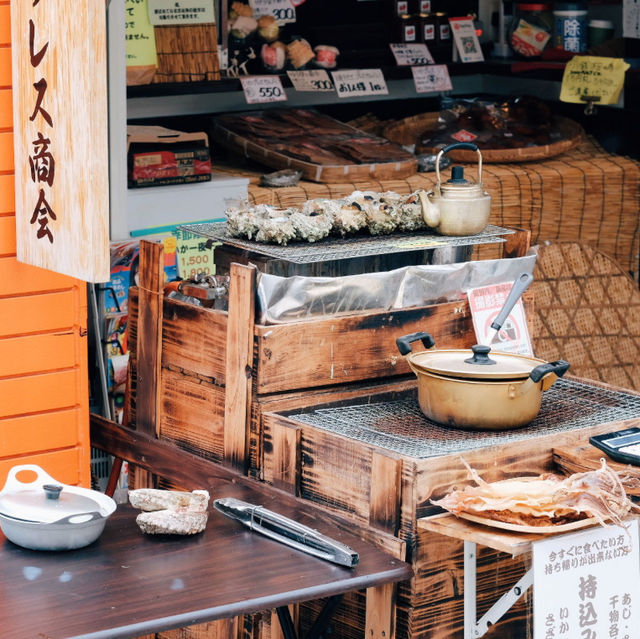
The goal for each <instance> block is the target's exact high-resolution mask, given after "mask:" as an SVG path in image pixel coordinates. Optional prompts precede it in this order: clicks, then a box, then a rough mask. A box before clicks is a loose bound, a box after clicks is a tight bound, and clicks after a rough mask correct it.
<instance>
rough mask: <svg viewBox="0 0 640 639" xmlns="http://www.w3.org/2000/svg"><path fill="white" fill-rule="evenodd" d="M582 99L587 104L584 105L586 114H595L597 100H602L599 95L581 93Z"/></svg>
mask: <svg viewBox="0 0 640 639" xmlns="http://www.w3.org/2000/svg"><path fill="white" fill-rule="evenodd" d="M580 100H581V101H582V102H586V103H587V104H586V106H585V107H584V114H585V115H593V114H594V113H595V112H596V107H595V104H594V103H595V102H600V96H599V95H581V96H580Z"/></svg>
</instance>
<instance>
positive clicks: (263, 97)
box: [240, 75, 287, 104]
mask: <svg viewBox="0 0 640 639" xmlns="http://www.w3.org/2000/svg"><path fill="white" fill-rule="evenodd" d="M240 82H241V83H242V90H243V91H244V97H245V100H246V101H247V104H257V103H259V102H284V101H286V99H287V94H286V93H285V92H284V88H283V86H282V82H280V78H279V77H278V76H277V75H252V76H247V77H246V78H240Z"/></svg>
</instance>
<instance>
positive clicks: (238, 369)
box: [224, 264, 256, 469]
mask: <svg viewBox="0 0 640 639" xmlns="http://www.w3.org/2000/svg"><path fill="white" fill-rule="evenodd" d="M255 276H256V275H255V268H251V267H247V266H241V265H239V264H232V265H231V284H230V288H229V318H228V323H227V366H226V371H227V372H226V396H225V411H224V456H225V459H226V460H227V461H228V462H229V463H230V464H231V465H232V466H233V467H234V468H240V469H245V468H246V466H247V461H248V460H247V453H248V451H249V443H248V438H249V433H248V430H249V428H248V424H249V421H250V417H251V413H250V411H251V381H252V380H251V368H252V365H253V324H254V314H255V300H254V293H255Z"/></svg>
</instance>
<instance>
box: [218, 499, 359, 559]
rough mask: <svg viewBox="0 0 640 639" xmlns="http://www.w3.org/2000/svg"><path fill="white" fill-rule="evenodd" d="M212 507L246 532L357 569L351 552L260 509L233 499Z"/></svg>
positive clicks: (308, 529)
mask: <svg viewBox="0 0 640 639" xmlns="http://www.w3.org/2000/svg"><path fill="white" fill-rule="evenodd" d="M213 506H214V508H215V509H216V510H219V511H220V512H221V513H222V514H224V515H227V517H231V518H232V519H237V520H238V521H239V522H240V523H242V524H244V525H245V526H246V527H247V528H249V529H250V530H254V531H255V532H259V533H261V534H263V535H265V536H266V537H270V538H271V539H274V540H275V541H279V542H281V543H283V544H286V545H287V546H290V547H291V548H295V549H297V550H301V551H302V552H306V553H307V554H309V555H313V556H314V557H319V558H320V559H326V560H327V561H331V562H333V563H335V564H340V565H341V566H347V567H349V568H352V567H353V566H355V565H357V563H358V561H359V557H358V553H357V552H356V551H355V550H353V548H349V546H345V545H344V544H341V543H340V542H339V541H336V540H335V539H331V537H327V536H326V535H323V534H321V533H319V532H318V531H317V530H314V529H313V528H309V527H308V526H305V525H303V524H300V523H298V522H297V521H294V520H293V519H289V518H288V517H284V516H283V515H279V514H278V513H276V512H273V511H272V510H268V509H267V508H263V507H262V506H258V505H256V504H250V503H249V502H246V501H240V500H239V499H234V498H233V497H223V498H221V499H216V500H215V501H214V502H213Z"/></svg>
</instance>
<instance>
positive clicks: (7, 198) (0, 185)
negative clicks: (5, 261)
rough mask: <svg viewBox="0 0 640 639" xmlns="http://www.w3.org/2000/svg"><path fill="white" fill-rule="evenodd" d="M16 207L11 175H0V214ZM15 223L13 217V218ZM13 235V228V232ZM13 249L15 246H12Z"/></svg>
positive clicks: (11, 211)
mask: <svg viewBox="0 0 640 639" xmlns="http://www.w3.org/2000/svg"><path fill="white" fill-rule="evenodd" d="M15 209H16V200H15V186H14V177H13V175H0V214H6V213H10V214H13V212H14V211H15ZM13 223H14V225H15V219H14V220H13ZM13 234H14V237H15V230H14V232H13ZM14 251H15V246H14Z"/></svg>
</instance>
